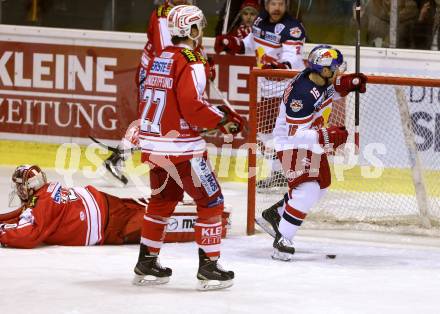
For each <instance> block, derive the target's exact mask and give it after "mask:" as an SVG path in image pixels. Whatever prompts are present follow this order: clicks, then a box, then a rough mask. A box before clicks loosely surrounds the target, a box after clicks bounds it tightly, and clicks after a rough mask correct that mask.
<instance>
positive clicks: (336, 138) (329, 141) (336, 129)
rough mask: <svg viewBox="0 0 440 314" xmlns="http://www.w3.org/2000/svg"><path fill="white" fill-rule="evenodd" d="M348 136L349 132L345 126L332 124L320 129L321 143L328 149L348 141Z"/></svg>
mask: <svg viewBox="0 0 440 314" xmlns="http://www.w3.org/2000/svg"><path fill="white" fill-rule="evenodd" d="M347 137H348V132H347V130H346V129H345V126H331V127H329V128H323V129H319V130H318V140H319V144H321V145H323V146H324V149H326V150H331V149H332V148H333V149H336V148H338V146H340V145H342V144H344V143H346V142H347Z"/></svg>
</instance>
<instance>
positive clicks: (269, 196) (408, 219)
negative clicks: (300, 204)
mask: <svg viewBox="0 0 440 314" xmlns="http://www.w3.org/2000/svg"><path fill="white" fill-rule="evenodd" d="M374 81H375V82H376V81H377V82H379V83H377V84H376V83H374V84H370V83H369V84H368V86H367V92H366V93H365V94H361V97H360V99H361V101H360V129H359V130H360V131H359V134H360V150H359V154H356V153H355V150H354V145H353V142H354V108H355V106H354V94H350V95H349V96H347V97H346V98H345V99H340V100H338V101H336V102H335V103H334V104H333V110H332V115H331V117H330V124H344V125H345V126H346V127H347V129H348V130H349V132H350V136H349V140H348V145H347V146H346V147H345V149H344V151H340V152H338V154H337V155H336V156H331V157H330V163H331V168H332V185H331V187H330V189H329V192H328V193H327V195H326V196H325V197H324V198H323V199H322V200H321V201H320V203H319V204H318V205H317V206H315V208H313V209H312V212H311V213H310V214H309V216H308V217H307V219H306V221H305V224H304V226H309V227H326V228H327V227H331V228H344V227H345V228H355V229H367V230H378V231H395V232H401V233H418V234H431V235H440V88H433V87H427V86H415V85H417V84H420V82H419V83H417V79H414V82H413V83H411V84H410V85H408V86H396V85H392V84H389V83H387V81H388V82H389V81H390V80H389V79H385V78H384V79H383V82H381V83H380V78H379V77H377V79H376V80H374ZM258 82H259V84H258V85H257V86H258V96H257V117H256V118H257V119H256V120H257V129H256V132H257V145H258V147H259V149H258V151H257V165H258V172H257V174H258V177H257V179H258V180H257V189H256V190H257V192H256V208H255V215H256V216H257V217H258V216H260V214H261V211H262V210H264V209H266V208H268V207H269V206H271V205H273V204H274V203H276V202H277V201H279V200H280V199H281V198H282V197H283V194H284V193H285V192H287V183H286V180H285V178H284V176H283V175H282V173H281V171H279V170H280V166H279V164H278V162H277V161H276V158H275V155H274V150H273V146H272V143H271V139H272V135H271V131H272V129H273V127H274V122H275V118H276V116H277V113H278V105H279V102H280V98H276V97H272V96H273V95H280V93H282V91H283V90H284V88H285V86H286V80H281V79H276V78H275V77H274V79H272V80H264V84H261V83H262V80H261V79H259V80H258ZM391 83H392V80H391ZM262 85H264V88H262V87H261V86H262ZM399 92H401V93H402V95H403V99H402V98H400V100H399V98H398V97H397V95H398V93H399ZM399 104H400V107H399ZM402 108H403V109H402ZM405 108H406V110H407V113H409V115H408V116H407V118H405V112H402V110H405ZM405 123H407V125H408V128H407V130H409V134H407V135H406V136H405V133H404V131H405V128H404V127H403V126H404V125H405ZM251 131H252V130H251ZM407 133H408V132H407ZM411 143H413V144H415V145H414V150H413V151H411ZM416 187H417V188H416ZM416 191H417V193H416Z"/></svg>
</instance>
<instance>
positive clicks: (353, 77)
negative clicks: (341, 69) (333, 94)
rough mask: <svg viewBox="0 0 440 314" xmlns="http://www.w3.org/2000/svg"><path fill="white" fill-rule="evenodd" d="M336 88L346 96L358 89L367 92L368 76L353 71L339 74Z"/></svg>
mask: <svg viewBox="0 0 440 314" xmlns="http://www.w3.org/2000/svg"><path fill="white" fill-rule="evenodd" d="M334 85H335V90H336V91H337V92H338V93H339V94H340V95H341V96H342V97H345V96H347V95H348V93H350V92H354V91H356V90H358V91H359V92H360V93H365V91H366V90H367V76H365V75H364V74H363V73H358V74H356V73H352V74H344V75H341V76H338V77H337V78H336V80H335V84H334Z"/></svg>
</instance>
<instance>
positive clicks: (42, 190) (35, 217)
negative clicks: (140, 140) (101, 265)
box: [0, 165, 229, 248]
mask: <svg viewBox="0 0 440 314" xmlns="http://www.w3.org/2000/svg"><path fill="white" fill-rule="evenodd" d="M12 182H13V185H14V191H13V195H16V196H18V197H19V198H20V201H21V207H19V208H18V209H16V210H14V211H12V212H9V213H5V214H0V244H1V245H2V246H7V247H15V248H34V247H37V246H40V245H43V244H46V245H69V246H88V245H104V244H109V245H119V244H129V243H130V244H132V243H139V242H140V236H141V228H142V222H143V217H144V213H145V205H146V204H143V202H144V200H136V199H131V198H119V197H116V196H113V195H110V194H107V193H104V192H101V191H98V190H97V189H95V188H94V187H92V186H86V187H73V188H65V187H63V186H61V184H60V183H58V182H48V181H47V179H46V175H45V173H44V172H43V171H42V170H41V169H40V167H38V166H36V165H32V166H31V165H26V166H19V167H17V168H16V169H15V171H14V173H13V175H12ZM180 208H181V211H180V212H179V213H178V214H176V215H175V216H173V217H171V218H170V219H171V220H170V229H169V230H168V228H167V231H169V232H168V233H167V234H166V236H165V242H187V241H193V240H194V237H195V235H194V229H193V227H192V224H193V220H194V217H195V212H194V205H192V204H183V205H181V206H180ZM228 218H229V213H227V212H225V213H224V215H223V217H222V224H223V226H226V224H227V222H228ZM224 230H225V232H224V233H223V234H222V236H223V237H225V236H226V229H224Z"/></svg>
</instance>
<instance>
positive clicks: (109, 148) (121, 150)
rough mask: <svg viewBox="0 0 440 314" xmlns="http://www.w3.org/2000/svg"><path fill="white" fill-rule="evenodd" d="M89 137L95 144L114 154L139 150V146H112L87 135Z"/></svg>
mask: <svg viewBox="0 0 440 314" xmlns="http://www.w3.org/2000/svg"><path fill="white" fill-rule="evenodd" d="M89 138H90V139H91V140H92V141H93V142H95V143H96V144H98V145H100V146H101V147H104V148H106V149H108V150H109V151H111V152H112V153H115V154H125V153H131V152H133V151H137V150H139V148H137V147H136V148H130V149H120V148H118V147H113V146H109V145H107V144H104V143H103V142H101V141H99V140H97V139H96V138H94V137H93V136H91V135H89Z"/></svg>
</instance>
